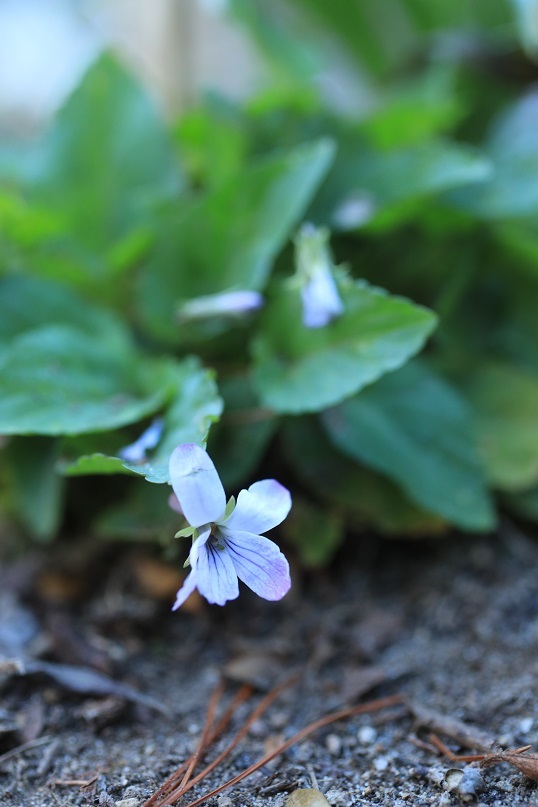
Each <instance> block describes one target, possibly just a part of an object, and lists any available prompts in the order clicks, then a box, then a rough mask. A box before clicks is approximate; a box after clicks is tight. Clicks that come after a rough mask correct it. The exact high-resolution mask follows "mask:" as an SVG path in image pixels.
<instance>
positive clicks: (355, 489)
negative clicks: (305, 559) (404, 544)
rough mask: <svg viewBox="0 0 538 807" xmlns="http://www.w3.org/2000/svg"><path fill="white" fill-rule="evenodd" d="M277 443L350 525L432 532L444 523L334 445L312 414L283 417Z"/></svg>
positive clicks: (394, 531) (391, 531)
mask: <svg viewBox="0 0 538 807" xmlns="http://www.w3.org/2000/svg"><path fill="white" fill-rule="evenodd" d="M281 445H282V450H283V452H284V455H285V456H286V459H287V460H288V462H289V463H290V465H291V466H292V467H293V468H294V470H295V471H296V473H297V474H298V476H299V478H300V479H302V480H303V482H304V483H305V484H306V485H308V486H309V487H310V488H311V489H312V491H313V492H314V493H315V494H316V495H317V496H318V497H321V498H322V499H323V500H325V502H326V503H327V507H329V508H332V510H333V511H334V512H335V513H337V514H340V515H341V516H344V517H345V518H346V520H347V523H348V525H349V526H351V527H352V528H353V527H364V525H365V524H368V525H373V526H374V527H375V528H377V529H378V530H380V531H381V532H384V533H388V534H390V535H403V534H411V535H435V534H437V533H439V532H440V531H442V530H443V529H445V525H444V522H443V521H442V520H441V519H439V517H438V516H435V515H433V514H431V513H428V512H427V511H425V510H424V509H422V508H419V507H417V506H416V505H414V504H413V503H412V502H410V501H409V499H408V498H407V497H406V496H405V494H404V493H403V492H402V490H401V489H400V488H399V487H398V486H397V485H395V484H394V483H393V482H391V481H390V480H389V479H386V478H385V477H383V476H381V475H380V474H378V473H375V471H372V470H370V469H367V468H365V467H364V466H361V465H359V464H358V463H356V462H353V461H352V460H351V459H348V458H347V457H346V456H344V455H343V454H341V453H340V452H339V451H337V450H336V449H335V448H334V446H332V445H331V443H330V442H329V440H328V438H327V436H326V435H325V433H324V431H323V429H322V428H321V425H320V424H319V422H318V421H317V420H316V419H315V418H306V417H303V418H294V419H293V420H290V421H288V422H287V423H286V424H285V426H284V430H283V435H282V444H281Z"/></svg>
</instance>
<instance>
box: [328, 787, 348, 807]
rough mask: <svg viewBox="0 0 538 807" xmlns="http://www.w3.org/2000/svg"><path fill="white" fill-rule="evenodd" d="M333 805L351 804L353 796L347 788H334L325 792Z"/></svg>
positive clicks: (343, 806) (344, 805) (341, 806)
mask: <svg viewBox="0 0 538 807" xmlns="http://www.w3.org/2000/svg"><path fill="white" fill-rule="evenodd" d="M325 796H326V798H327V800H328V802H329V804H330V805H331V807H349V805H350V804H351V796H350V795H349V793H347V792H346V791H345V790H336V788H332V789H331V790H328V791H327V793H326V794H325Z"/></svg>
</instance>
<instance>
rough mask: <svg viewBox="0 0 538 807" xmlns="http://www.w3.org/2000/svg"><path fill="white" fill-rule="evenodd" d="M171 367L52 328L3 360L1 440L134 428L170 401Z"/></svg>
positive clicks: (19, 343) (15, 344)
mask: <svg viewBox="0 0 538 807" xmlns="http://www.w3.org/2000/svg"><path fill="white" fill-rule="evenodd" d="M172 378H173V375H172V372H171V364H170V362H168V361H153V362H152V361H149V360H146V359H144V358H143V357H141V356H140V354H138V353H137V352H136V351H135V350H134V349H132V348H127V346H126V345H123V346H122V347H121V348H120V346H119V345H112V346H110V345H109V344H108V343H107V342H106V341H99V340H98V339H96V338H95V337H93V336H90V335H88V334H85V333H83V332H81V331H77V330H75V329H74V328H72V327H69V326H63V325H51V326H49V327H43V328H39V329H37V330H33V331H28V332H26V333H23V334H22V335H21V336H19V337H17V338H15V339H14V340H13V341H12V342H11V344H10V346H9V348H6V349H5V350H4V352H3V354H2V355H0V433H3V434H48V435H60V434H80V433H83V432H95V431H106V430H107V429H113V428H118V427H120V426H125V425H127V424H129V423H134V422H136V421H138V420H141V419H142V418H144V417H147V416H148V415H150V414H152V413H153V412H155V411H156V410H158V409H160V408H161V407H162V406H163V404H164V403H165V402H166V400H167V399H168V398H169V396H170V386H171V379H172Z"/></svg>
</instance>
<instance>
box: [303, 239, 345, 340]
mask: <svg viewBox="0 0 538 807" xmlns="http://www.w3.org/2000/svg"><path fill="white" fill-rule="evenodd" d="M327 241H328V232H327V230H325V229H316V228H315V227H314V226H313V225H312V224H304V225H303V227H301V229H300V231H299V235H298V237H297V241H296V261H297V272H298V275H299V279H300V281H301V300H302V303H303V325H304V326H305V327H306V328H324V327H325V326H326V325H328V324H329V322H331V320H333V319H334V318H335V317H338V316H340V314H343V313H344V304H343V303H342V300H341V298H340V295H339V293H338V288H337V286H336V281H335V279H334V276H333V273H332V261H331V257H330V255H329V250H328V247H327Z"/></svg>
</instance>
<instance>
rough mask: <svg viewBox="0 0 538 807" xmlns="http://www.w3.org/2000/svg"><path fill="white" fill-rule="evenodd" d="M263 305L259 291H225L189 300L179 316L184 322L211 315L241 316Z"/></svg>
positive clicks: (183, 305) (179, 311) (180, 309)
mask: <svg viewBox="0 0 538 807" xmlns="http://www.w3.org/2000/svg"><path fill="white" fill-rule="evenodd" d="M262 305H263V297H262V295H261V294H260V293H259V292H257V291H249V290H244V291H243V290H242V291H225V292H222V293H221V294H211V295H208V296H206V297H196V298H195V299H194V300H188V301H187V302H185V303H183V304H182V305H181V306H180V308H179V310H178V317H179V319H180V321H182V322H190V321H192V320H198V319H208V318H209V317H218V316H221V317H222V316H241V315H242V314H249V313H250V312H252V311H256V310H257V309H258V308H261V306H262Z"/></svg>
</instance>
